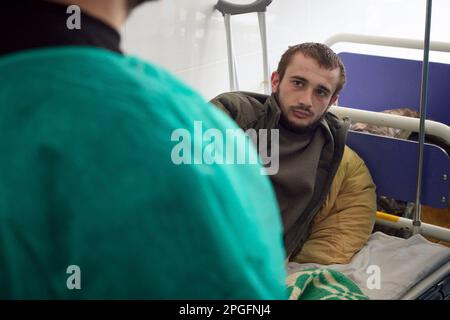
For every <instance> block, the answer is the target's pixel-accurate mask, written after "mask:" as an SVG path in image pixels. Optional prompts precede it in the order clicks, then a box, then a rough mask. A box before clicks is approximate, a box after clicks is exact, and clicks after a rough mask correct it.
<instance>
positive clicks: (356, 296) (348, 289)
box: [287, 269, 369, 300]
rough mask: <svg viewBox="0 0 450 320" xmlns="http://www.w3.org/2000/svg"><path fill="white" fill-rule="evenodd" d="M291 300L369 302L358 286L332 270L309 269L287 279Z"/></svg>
mask: <svg viewBox="0 0 450 320" xmlns="http://www.w3.org/2000/svg"><path fill="white" fill-rule="evenodd" d="M287 286H288V288H287V289H288V295H289V300H368V299H369V298H368V297H367V296H365V295H364V294H363V293H362V292H361V290H360V289H359V288H358V286H357V285H356V284H355V283H353V281H352V280H350V279H349V278H347V277H346V276H344V275H343V274H342V273H340V272H337V271H334V270H331V269H307V270H303V271H298V272H295V273H293V274H291V275H289V276H288V278H287Z"/></svg>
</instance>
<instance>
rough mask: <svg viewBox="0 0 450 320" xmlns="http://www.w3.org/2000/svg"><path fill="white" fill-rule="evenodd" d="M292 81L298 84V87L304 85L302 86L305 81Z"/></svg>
mask: <svg viewBox="0 0 450 320" xmlns="http://www.w3.org/2000/svg"><path fill="white" fill-rule="evenodd" d="M292 83H293V84H294V85H295V86H297V87H302V86H303V82H302V81H299V80H294V81H293V82H292Z"/></svg>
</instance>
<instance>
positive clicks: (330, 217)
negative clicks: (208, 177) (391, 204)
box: [211, 43, 376, 264]
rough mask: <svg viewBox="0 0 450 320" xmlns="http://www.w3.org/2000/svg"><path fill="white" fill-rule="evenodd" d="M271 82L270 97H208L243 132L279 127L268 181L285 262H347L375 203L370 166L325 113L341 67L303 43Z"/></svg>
mask: <svg viewBox="0 0 450 320" xmlns="http://www.w3.org/2000/svg"><path fill="white" fill-rule="evenodd" d="M271 83H272V91H273V93H272V95H270V96H266V95H262V94H256V93H249V92H231V93H225V94H222V95H219V96H218V97H216V98H214V99H213V100H212V101H211V102H212V103H213V104H215V105H216V106H218V107H219V108H220V109H222V110H223V111H225V112H226V113H227V114H228V115H230V116H231V117H232V118H233V119H234V120H235V121H236V122H237V124H238V125H239V126H240V127H241V128H242V129H244V130H247V129H249V128H253V129H256V130H258V129H269V130H279V171H278V172H277V173H276V174H273V175H271V176H270V178H271V180H272V184H273V187H274V189H275V192H276V195H277V198H278V204H279V206H280V209H281V213H282V220H283V226H284V244H285V248H286V251H287V254H288V256H289V258H290V260H291V261H296V262H314V263H320V264H334V263H348V262H349V261H350V259H351V258H352V256H353V255H354V254H355V253H356V252H357V251H359V250H360V249H361V247H362V246H363V245H364V243H365V242H366V241H367V239H368V237H369V235H370V233H371V231H372V228H373V224H374V221H375V212H376V200H375V186H374V184H373V181H372V178H371V176H370V173H369V172H368V169H367V167H366V166H365V164H364V162H363V161H362V159H361V158H359V157H358V155H357V154H356V153H355V152H354V151H352V150H351V149H350V148H348V147H347V146H345V142H346V134H347V130H348V126H349V123H348V122H347V121H343V120H341V119H339V118H337V117H336V116H334V115H333V114H331V113H328V112H327V111H328V109H329V108H330V106H331V105H333V104H334V103H335V102H336V100H337V98H338V95H339V92H340V90H341V89H342V88H343V86H344V83H345V68H344V66H343V64H342V62H341V60H340V58H339V57H338V56H337V55H336V54H335V53H334V52H333V51H332V50H331V49H330V48H328V47H327V46H325V45H323V44H319V43H303V44H299V45H296V46H293V47H290V48H289V49H288V50H287V51H286V52H285V53H284V54H283V56H282V57H281V60H280V62H279V65H278V69H277V71H276V72H274V73H273V74H272V78H271ZM275 143H276V142H275ZM273 149H274V148H273V146H271V147H270V149H269V150H273Z"/></svg>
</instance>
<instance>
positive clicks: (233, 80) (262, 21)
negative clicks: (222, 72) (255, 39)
mask: <svg viewBox="0 0 450 320" xmlns="http://www.w3.org/2000/svg"><path fill="white" fill-rule="evenodd" d="M271 3H272V0H256V1H254V2H252V3H250V4H233V3H230V2H228V1H224V0H219V2H218V3H217V4H216V6H215V8H216V9H217V10H218V11H220V12H221V13H222V15H223V17H224V20H225V31H226V36H227V54H228V73H229V78H230V90H231V91H236V90H239V85H238V77H237V71H236V62H235V59H234V53H233V41H232V39H231V38H232V37H231V16H233V15H237V14H244V13H252V12H257V13H258V21H259V31H260V33H261V45H262V53H263V71H264V92H265V93H266V94H269V93H270V86H269V84H270V80H269V62H268V58H267V34H266V9H267V7H268V6H269V4H271Z"/></svg>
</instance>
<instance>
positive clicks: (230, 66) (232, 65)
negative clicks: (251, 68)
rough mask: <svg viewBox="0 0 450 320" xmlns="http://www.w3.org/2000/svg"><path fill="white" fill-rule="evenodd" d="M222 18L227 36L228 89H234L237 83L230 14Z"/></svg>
mask: <svg viewBox="0 0 450 320" xmlns="http://www.w3.org/2000/svg"><path fill="white" fill-rule="evenodd" d="M224 20H225V32H226V36H227V52H228V73H229V77H230V90H231V91H236V90H237V87H238V84H237V74H236V64H235V62H234V55H233V41H232V40H231V15H230V14H224Z"/></svg>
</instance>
